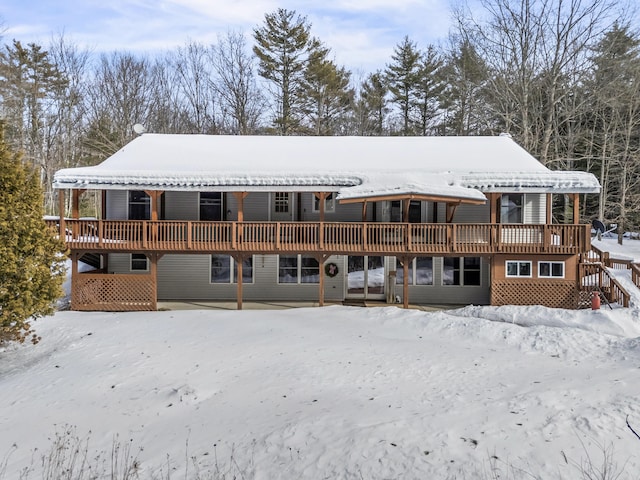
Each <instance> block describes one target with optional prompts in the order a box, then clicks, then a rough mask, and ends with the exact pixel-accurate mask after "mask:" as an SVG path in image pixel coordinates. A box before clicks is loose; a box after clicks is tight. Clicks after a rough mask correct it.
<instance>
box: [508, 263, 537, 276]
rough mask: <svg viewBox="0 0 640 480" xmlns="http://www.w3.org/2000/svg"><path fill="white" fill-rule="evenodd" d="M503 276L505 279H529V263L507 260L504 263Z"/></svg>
mask: <svg viewBox="0 0 640 480" xmlns="http://www.w3.org/2000/svg"><path fill="white" fill-rule="evenodd" d="M505 275H506V276H507V277H527V278H530V277H531V262H528V261H518V260H507V261H506V263H505Z"/></svg>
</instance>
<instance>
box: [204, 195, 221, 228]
mask: <svg viewBox="0 0 640 480" xmlns="http://www.w3.org/2000/svg"><path fill="white" fill-rule="evenodd" d="M200 220H202V221H210V222H217V221H219V220H222V193H221V192H200Z"/></svg>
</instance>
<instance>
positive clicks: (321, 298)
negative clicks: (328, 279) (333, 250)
mask: <svg viewBox="0 0 640 480" xmlns="http://www.w3.org/2000/svg"><path fill="white" fill-rule="evenodd" d="M329 257H330V255H327V254H324V253H319V254H316V255H314V258H315V259H316V260H317V261H318V268H319V270H320V272H319V273H320V282H319V285H318V306H319V307H324V262H326V261H327V259H328V258H329Z"/></svg>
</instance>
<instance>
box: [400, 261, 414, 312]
mask: <svg viewBox="0 0 640 480" xmlns="http://www.w3.org/2000/svg"><path fill="white" fill-rule="evenodd" d="M412 260H413V259H412ZM409 261H410V260H409V257H403V258H402V272H403V279H402V307H403V308H405V309H406V308H409Z"/></svg>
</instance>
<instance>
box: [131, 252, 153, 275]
mask: <svg viewBox="0 0 640 480" xmlns="http://www.w3.org/2000/svg"><path fill="white" fill-rule="evenodd" d="M129 269H130V270H131V271H132V272H148V271H149V259H148V258H147V256H146V255H145V254H144V253H131V254H130V256H129Z"/></svg>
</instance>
